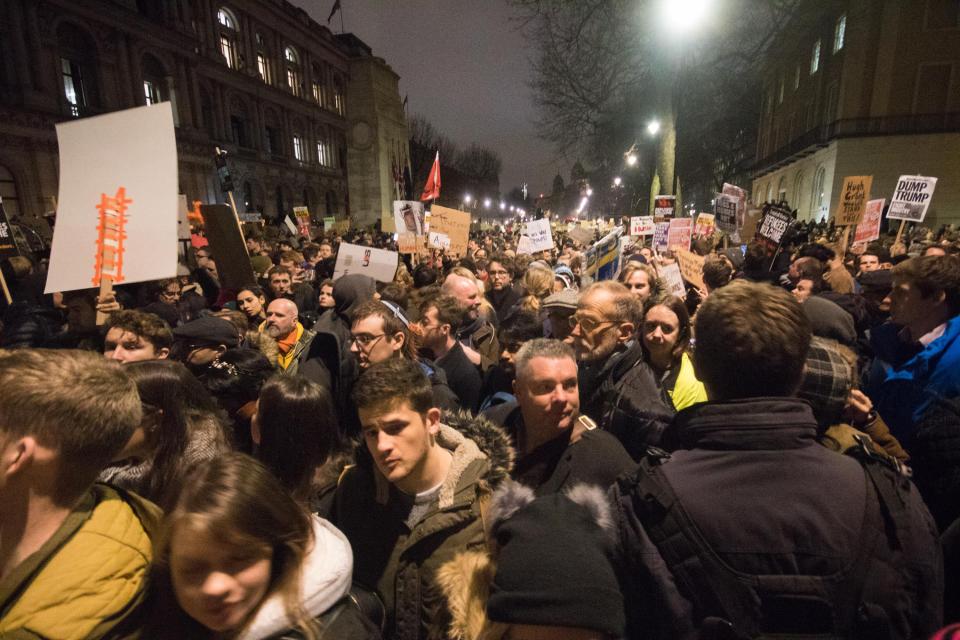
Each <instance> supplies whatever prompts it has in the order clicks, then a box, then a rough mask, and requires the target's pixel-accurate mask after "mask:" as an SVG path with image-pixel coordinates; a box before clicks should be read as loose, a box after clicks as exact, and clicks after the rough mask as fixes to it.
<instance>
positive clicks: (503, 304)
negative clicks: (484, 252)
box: [487, 256, 523, 324]
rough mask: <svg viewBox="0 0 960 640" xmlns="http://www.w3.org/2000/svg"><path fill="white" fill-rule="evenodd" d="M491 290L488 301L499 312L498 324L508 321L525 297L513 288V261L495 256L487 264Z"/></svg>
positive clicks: (488, 293)
mask: <svg viewBox="0 0 960 640" xmlns="http://www.w3.org/2000/svg"><path fill="white" fill-rule="evenodd" d="M487 276H488V277H489V278H490V290H489V291H487V300H489V301H490V304H491V305H493V309H494V311H496V312H497V323H498V324H499V323H501V322H503V321H504V320H506V319H507V318H508V317H510V315H511V314H512V313H514V310H515V309H516V308H517V303H518V302H520V299H521V298H522V297H523V296H522V295H521V293H520V292H519V291H517V289H516V288H514V286H513V260H512V259H511V258H508V257H506V256H493V257H492V258H490V261H489V262H488V263H487Z"/></svg>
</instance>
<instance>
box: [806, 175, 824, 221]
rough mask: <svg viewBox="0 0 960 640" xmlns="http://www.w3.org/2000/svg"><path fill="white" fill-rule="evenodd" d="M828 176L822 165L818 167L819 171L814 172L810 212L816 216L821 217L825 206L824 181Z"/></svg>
mask: <svg viewBox="0 0 960 640" xmlns="http://www.w3.org/2000/svg"><path fill="white" fill-rule="evenodd" d="M826 178H827V170H826V169H824V168H823V167H822V166H821V167H817V172H816V173H814V174H813V193H812V194H811V196H810V213H811V214H813V216H814V217H819V215H820V211H821V209H822V208H823V198H824V195H825V194H824V182H825V181H826Z"/></svg>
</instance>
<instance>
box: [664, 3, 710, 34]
mask: <svg viewBox="0 0 960 640" xmlns="http://www.w3.org/2000/svg"><path fill="white" fill-rule="evenodd" d="M711 4H712V2H711V0H661V2H660V18H661V22H662V23H663V24H664V26H666V28H667V29H668V30H670V31H672V32H674V33H688V32H690V31H693V30H694V29H696V28H697V27H698V26H699V25H700V24H701V23H703V22H704V21H705V20H706V19H707V14H708V13H709V11H710V5H711Z"/></svg>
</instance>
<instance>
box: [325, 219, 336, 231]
mask: <svg viewBox="0 0 960 640" xmlns="http://www.w3.org/2000/svg"><path fill="white" fill-rule="evenodd" d="M336 225H337V219H336V218H334V217H333V216H327V217H326V218H324V219H323V230H324V231H327V232H330V231H333V228H334V227H335V226H336Z"/></svg>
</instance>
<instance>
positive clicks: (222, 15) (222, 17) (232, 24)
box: [217, 7, 237, 31]
mask: <svg viewBox="0 0 960 640" xmlns="http://www.w3.org/2000/svg"><path fill="white" fill-rule="evenodd" d="M217 22H219V23H220V26H223V27H226V28H227V29H232V30H233V31H236V30H237V19H236V18H235V17H233V13H231V12H230V9H227V8H226V7H220V8H219V9H217Z"/></svg>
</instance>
